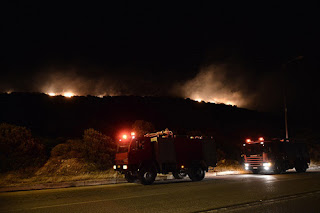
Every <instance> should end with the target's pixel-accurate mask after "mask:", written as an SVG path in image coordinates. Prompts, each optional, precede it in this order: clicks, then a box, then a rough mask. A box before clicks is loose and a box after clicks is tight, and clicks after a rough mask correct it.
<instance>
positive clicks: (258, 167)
mask: <svg viewBox="0 0 320 213" xmlns="http://www.w3.org/2000/svg"><path fill="white" fill-rule="evenodd" d="M242 153H243V154H242V157H243V161H244V168H245V170H249V171H252V172H253V173H274V174H279V173H284V172H286V170H288V169H293V168H295V170H296V171H297V172H306V170H307V169H308V168H309V164H310V157H309V153H308V150H307V147H306V144H304V143H297V142H288V141H285V140H281V139H272V140H267V141H265V140H264V139H263V138H259V139H258V140H257V141H251V140H250V139H247V140H246V143H244V144H243V152H242Z"/></svg>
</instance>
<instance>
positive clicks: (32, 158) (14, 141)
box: [0, 123, 45, 172]
mask: <svg viewBox="0 0 320 213" xmlns="http://www.w3.org/2000/svg"><path fill="white" fill-rule="evenodd" d="M44 160H45V154H44V146H43V145H42V144H41V143H40V142H39V141H38V140H36V139H35V138H33V137H32V134H31V131H30V130H28V129H27V128H25V127H21V126H15V125H11V124H6V123H2V124H0V172H6V171H13V170H20V169H27V168H28V167H37V166H40V165H41V164H42V163H43V162H44Z"/></svg>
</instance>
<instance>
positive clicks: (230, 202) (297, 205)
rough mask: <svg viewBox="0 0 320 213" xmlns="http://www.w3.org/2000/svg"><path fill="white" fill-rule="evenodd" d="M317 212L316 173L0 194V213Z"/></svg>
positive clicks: (319, 196)
mask: <svg viewBox="0 0 320 213" xmlns="http://www.w3.org/2000/svg"><path fill="white" fill-rule="evenodd" d="M220 211H221V212H304V213H306V212H320V172H316V171H313V172H307V173H304V174H303V173H301V174H298V173H295V172H289V173H287V174H281V175H253V174H250V175H249V174H243V175H224V176H213V175H212V174H207V177H206V178H205V179H204V180H203V181H200V182H191V181H189V179H186V180H179V181H176V180H166V181H157V182H155V183H154V184H153V185H150V186H143V185H140V184H132V183H124V184H114V185H105V186H91V187H77V188H66V189H50V190H39V191H25V192H9V193H0V212H68V213H70V212H126V213H128V212H220Z"/></svg>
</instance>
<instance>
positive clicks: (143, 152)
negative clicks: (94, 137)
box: [113, 129, 217, 185]
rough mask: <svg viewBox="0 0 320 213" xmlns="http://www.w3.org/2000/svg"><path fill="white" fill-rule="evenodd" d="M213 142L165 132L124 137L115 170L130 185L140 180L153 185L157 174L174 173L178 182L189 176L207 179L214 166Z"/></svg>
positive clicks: (119, 148)
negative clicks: (206, 174)
mask: <svg viewBox="0 0 320 213" xmlns="http://www.w3.org/2000/svg"><path fill="white" fill-rule="evenodd" d="M216 163H217V160H216V147H215V143H214V140H213V139H212V138H211V137H210V138H205V137H200V136H179V135H174V134H173V133H172V131H169V130H167V129H166V130H165V131H160V132H156V133H148V134H146V135H144V136H143V137H136V136H135V134H134V133H131V137H129V136H127V135H123V137H122V138H121V139H120V140H119V144H118V149H117V153H116V158H115V165H114V167H113V168H114V169H115V170H116V171H118V172H120V173H122V174H124V175H125V178H126V180H127V181H128V182H130V183H132V182H136V181H137V180H139V181H140V183H142V184H144V185H149V184H152V183H153V182H154V181H155V178H156V176H157V174H158V173H162V174H168V173H170V172H171V173H172V175H173V177H174V178H176V179H182V178H184V177H186V176H187V175H188V176H189V178H190V179H191V180H192V181H200V180H202V179H203V178H204V176H205V172H206V171H208V168H209V167H215V166H216Z"/></svg>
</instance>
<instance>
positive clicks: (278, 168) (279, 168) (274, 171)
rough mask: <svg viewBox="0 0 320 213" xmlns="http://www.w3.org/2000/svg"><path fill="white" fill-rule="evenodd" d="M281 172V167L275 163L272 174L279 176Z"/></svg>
mask: <svg viewBox="0 0 320 213" xmlns="http://www.w3.org/2000/svg"><path fill="white" fill-rule="evenodd" d="M281 171H282V168H281V165H280V164H279V163H275V165H274V169H273V173H274V174H280V173H281Z"/></svg>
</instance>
